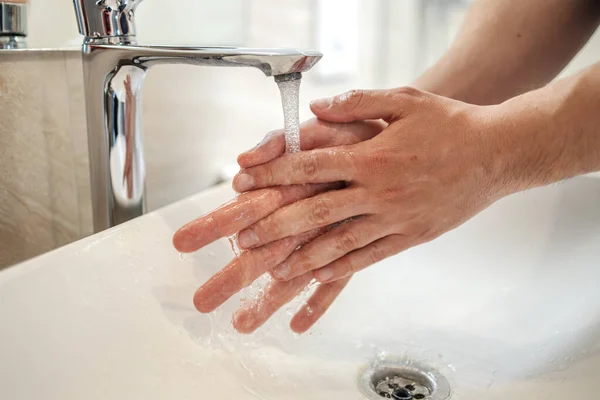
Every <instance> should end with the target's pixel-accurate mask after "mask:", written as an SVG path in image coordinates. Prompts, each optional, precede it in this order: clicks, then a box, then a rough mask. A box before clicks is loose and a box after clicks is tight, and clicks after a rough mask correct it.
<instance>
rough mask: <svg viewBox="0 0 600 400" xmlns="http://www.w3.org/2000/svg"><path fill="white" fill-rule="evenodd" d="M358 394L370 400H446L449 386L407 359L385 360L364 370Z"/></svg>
mask: <svg viewBox="0 0 600 400" xmlns="http://www.w3.org/2000/svg"><path fill="white" fill-rule="evenodd" d="M359 386H360V389H361V391H362V392H363V394H364V395H365V396H367V398H369V399H372V400H381V399H394V400H446V399H449V398H450V385H449V384H448V381H447V380H446V378H444V377H443V376H442V375H441V374H440V373H439V372H438V371H436V370H435V369H433V368H431V367H429V366H428V365H424V364H420V363H417V362H415V361H412V360H407V359H386V360H381V361H377V362H375V363H373V364H372V365H371V366H369V367H368V368H366V369H365V370H364V371H363V372H362V374H361V376H360V379H359Z"/></svg>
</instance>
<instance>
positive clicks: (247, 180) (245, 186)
mask: <svg viewBox="0 0 600 400" xmlns="http://www.w3.org/2000/svg"><path fill="white" fill-rule="evenodd" d="M253 187H254V178H253V177H251V176H250V175H248V174H240V175H238V177H237V179H236V180H235V189H236V190H237V191H238V192H247V191H248V190H252V188H253Z"/></svg>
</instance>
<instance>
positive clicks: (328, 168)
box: [233, 146, 356, 193]
mask: <svg viewBox="0 0 600 400" xmlns="http://www.w3.org/2000/svg"><path fill="white" fill-rule="evenodd" d="M355 174H356V168H355V162H354V153H353V152H352V151H351V147H348V146H346V147H334V148H329V149H316V150H311V151H301V152H299V153H295V154H285V155H283V156H281V157H279V158H276V159H274V160H272V161H270V162H268V163H266V164H262V165H257V166H254V167H251V168H247V169H244V170H242V171H240V173H239V174H238V175H236V177H235V178H234V179H233V189H234V190H235V191H237V192H239V193H242V192H247V191H249V190H255V189H261V188H265V187H270V186H279V185H295V184H306V183H326V182H338V181H351V180H352V179H353V177H354V176H355Z"/></svg>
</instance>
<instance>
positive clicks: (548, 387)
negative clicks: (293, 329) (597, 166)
mask: <svg viewBox="0 0 600 400" xmlns="http://www.w3.org/2000/svg"><path fill="white" fill-rule="evenodd" d="M231 195H232V193H231V191H230V190H229V189H227V188H225V187H220V188H217V189H215V190H212V191H210V192H205V193H202V194H199V195H197V196H195V197H192V198H190V199H187V200H184V201H182V202H179V203H177V204H175V205H173V206H170V207H168V208H166V209H162V210H159V211H157V212H154V213H152V214H149V215H146V216H144V217H142V218H139V219H137V220H134V221H132V222H129V223H127V224H124V225H122V226H119V227H117V228H115V229H112V230H110V231H107V232H104V233H101V234H99V235H96V236H93V237H90V238H88V239H85V240H82V241H80V242H78V243H74V244H72V245H70V246H67V247H64V248H62V249H59V250H57V251H54V252H52V253H49V254H47V255H44V256H42V257H40V258H37V259H35V260H32V261H29V262H27V263H24V264H22V265H19V266H17V267H14V268H11V269H9V270H6V271H4V272H2V273H0V324H1V328H0V398H1V399H11V400H17V399H27V400H30V399H57V400H58V399H60V400H67V399H86V400H89V399H129V400H130V399H143V400H148V399H256V398H259V399H267V400H270V399H331V400H338V399H339V400H342V399H343V400H348V399H356V400H358V399H361V398H363V396H362V395H361V393H360V391H359V390H358V387H357V378H358V375H359V371H360V369H361V368H362V367H363V366H365V365H367V364H368V363H369V362H370V361H371V360H372V359H374V358H375V357H376V356H377V355H378V353H381V352H384V353H387V354H388V355H395V356H401V357H407V358H410V359H413V360H417V361H419V362H422V363H425V364H428V365H430V366H432V367H434V368H436V369H437V370H438V371H439V372H440V373H442V374H443V375H444V376H445V377H446V378H447V379H448V381H449V382H450V386H451V388H452V393H453V395H452V398H453V399H460V400H471V399H473V400H475V399H477V400H481V399H503V400H505V399H507V398H515V399H516V398H521V399H525V398H528V399H546V400H564V399H569V398H576V397H581V398H586V399H592V398H597V396H598V393H600V379H598V377H599V376H600V290H599V289H598V288H599V287H600V179H596V178H590V177H582V178H579V179H574V180H572V181H569V182H566V183H564V184H561V185H556V186H553V187H548V188H543V189H537V190H533V191H529V192H527V193H522V194H518V195H515V196H512V197H510V198H508V199H505V200H503V201H501V202H499V203H497V204H496V205H494V206H493V207H491V208H490V209H488V210H487V211H485V212H484V213H482V214H481V215H479V216H478V217H476V218H475V219H473V220H472V221H470V222H469V223H467V224H466V225H464V226H462V227H461V228H459V229H457V230H455V231H453V232H451V233H449V234H447V235H445V236H443V237H442V238H440V239H438V240H436V241H434V242H432V243H430V244H427V245H424V246H421V247H419V248H416V249H413V250H411V251H408V252H406V253H404V254H402V255H399V256H397V257H394V258H392V259H389V260H387V261H384V262H382V263H381V264H380V265H378V266H376V267H374V268H371V269H369V270H366V271H364V272H362V273H360V274H359V275H357V276H356V277H355V278H354V279H353V281H352V282H351V284H350V285H349V286H348V288H347V289H346V291H345V292H344V293H343V294H342V295H341V297H340V298H339V299H338V301H337V302H336V303H335V305H334V306H333V308H332V309H331V310H330V312H329V313H328V314H326V315H325V317H324V319H323V320H322V321H321V322H320V323H319V324H318V325H317V326H316V327H315V328H314V329H313V330H312V331H311V332H310V334H306V335H304V336H301V337H296V336H294V335H293V334H292V333H290V332H289V330H288V328H287V322H288V320H289V315H288V314H287V312H286V310H283V311H282V312H281V313H280V314H278V315H277V316H276V318H274V319H273V320H272V321H271V322H270V323H268V324H267V325H266V326H264V327H263V328H261V329H260V330H259V331H258V332H257V333H256V334H254V335H251V336H240V335H237V334H235V333H233V331H232V329H231V327H230V322H229V321H230V315H231V313H232V311H233V310H234V308H235V307H236V305H237V300H235V299H234V300H232V301H230V302H228V303H227V304H226V305H225V306H224V308H223V309H222V310H221V311H220V312H219V313H217V314H215V315H212V316H205V315H201V314H199V313H197V312H196V311H195V309H194V307H193V305H192V301H191V299H192V295H193V293H194V291H195V289H196V288H197V287H198V286H199V285H200V284H201V283H203V282H204V281H205V280H206V279H207V278H208V277H209V276H210V275H211V274H212V273H214V272H215V271H217V270H218V269H219V268H220V267H221V266H223V265H224V264H225V263H226V262H227V261H228V259H229V258H230V257H231V251H230V249H229V245H228V243H227V242H226V241H224V242H218V243H215V244H213V245H211V246H210V247H208V248H206V249H203V250H202V251H200V252H198V253H197V254H195V255H192V256H187V257H185V258H184V259H183V260H181V259H180V257H179V255H178V254H177V253H176V252H175V251H174V250H173V249H172V247H171V236H172V234H173V232H174V231H175V230H176V229H177V228H178V227H179V226H181V225H182V224H183V223H185V222H187V221H188V220H190V219H192V218H194V217H196V216H198V215H200V214H203V213H204V212H206V211H209V210H210V209H212V208H214V207H215V206H217V205H219V204H220V203H222V202H224V201H225V200H228V198H229V197H230V196H231Z"/></svg>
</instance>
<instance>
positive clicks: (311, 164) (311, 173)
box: [300, 155, 319, 179]
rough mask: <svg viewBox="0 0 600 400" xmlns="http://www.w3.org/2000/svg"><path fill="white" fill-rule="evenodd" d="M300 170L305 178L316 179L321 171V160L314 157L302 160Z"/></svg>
mask: <svg viewBox="0 0 600 400" xmlns="http://www.w3.org/2000/svg"><path fill="white" fill-rule="evenodd" d="M300 169H301V171H302V173H303V174H304V176H305V177H306V178H308V179H313V178H315V177H316V175H317V173H318V171H319V160H318V158H317V157H315V156H314V155H311V156H309V157H305V158H303V159H302V162H301V164H300Z"/></svg>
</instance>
